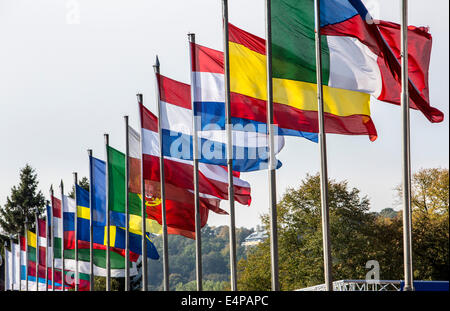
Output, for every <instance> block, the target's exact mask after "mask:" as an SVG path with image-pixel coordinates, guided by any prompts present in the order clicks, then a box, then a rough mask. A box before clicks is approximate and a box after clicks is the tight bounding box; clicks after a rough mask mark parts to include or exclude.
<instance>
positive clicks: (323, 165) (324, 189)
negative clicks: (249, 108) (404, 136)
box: [315, 0, 333, 291]
mask: <svg viewBox="0 0 450 311" xmlns="http://www.w3.org/2000/svg"><path fill="white" fill-rule="evenodd" d="M315 1H316V2H315V24H316V25H315V26H316V31H315V37H316V40H315V42H316V64H317V66H316V76H317V102H318V113H319V148H320V184H321V191H320V194H321V202H322V236H323V259H324V264H323V265H324V275H325V286H326V289H327V291H332V290H333V280H332V275H331V249H330V240H329V235H330V232H329V231H330V229H329V201H328V165H327V149H326V145H327V143H326V134H325V121H324V104H323V87H322V42H321V37H320V0H315Z"/></svg>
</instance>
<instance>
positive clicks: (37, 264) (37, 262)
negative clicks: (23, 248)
mask: <svg viewBox="0 0 450 311" xmlns="http://www.w3.org/2000/svg"><path fill="white" fill-rule="evenodd" d="M34 221H35V222H36V225H35V228H36V230H35V231H36V267H35V268H36V291H37V292H38V291H39V221H38V213H37V212H36V213H35V214H34Z"/></svg>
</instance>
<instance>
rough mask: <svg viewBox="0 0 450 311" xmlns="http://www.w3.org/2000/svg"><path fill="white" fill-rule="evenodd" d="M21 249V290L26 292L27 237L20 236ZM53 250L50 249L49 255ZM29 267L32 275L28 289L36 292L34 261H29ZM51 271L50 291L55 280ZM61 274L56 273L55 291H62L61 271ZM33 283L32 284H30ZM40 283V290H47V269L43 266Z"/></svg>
mask: <svg viewBox="0 0 450 311" xmlns="http://www.w3.org/2000/svg"><path fill="white" fill-rule="evenodd" d="M18 246H19V249H20V264H21V265H20V280H21V281H22V282H21V284H22V286H21V290H26V275H27V274H26V273H27V264H26V258H27V255H26V243H25V237H23V236H20V242H19V245H18ZM51 251H52V250H51V249H49V253H50V252H51ZM28 267H29V273H31V275H30V274H29V275H28V289H29V290H30V289H31V290H34V289H35V287H36V284H35V282H36V263H35V262H33V261H29V262H28ZM48 271H49V275H48V276H49V279H48V284H49V289H51V288H52V287H53V280H52V273H51V272H52V270H51V268H48ZM58 272H59V273H55V279H56V283H55V290H60V289H61V284H62V282H61V273H60V270H59V271H58ZM30 282H31V283H30ZM39 282H40V283H41V284H40V290H41V289H42V290H45V267H43V266H41V265H40V266H39Z"/></svg>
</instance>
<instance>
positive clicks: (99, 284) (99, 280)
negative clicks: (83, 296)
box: [94, 276, 124, 291]
mask: <svg viewBox="0 0 450 311" xmlns="http://www.w3.org/2000/svg"><path fill="white" fill-rule="evenodd" d="M122 279H123V278H111V290H112V291H119V290H121V284H120V283H121V282H123V281H124V280H122ZM94 289H95V290H96V291H106V277H103V276H95V277H94ZM122 290H123V289H122Z"/></svg>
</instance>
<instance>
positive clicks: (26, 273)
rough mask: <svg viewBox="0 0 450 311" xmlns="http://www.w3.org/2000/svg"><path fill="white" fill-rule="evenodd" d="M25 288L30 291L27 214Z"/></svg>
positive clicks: (26, 224)
mask: <svg viewBox="0 0 450 311" xmlns="http://www.w3.org/2000/svg"><path fill="white" fill-rule="evenodd" d="M24 229H25V270H26V271H25V290H26V291H28V216H26V215H25V228H24Z"/></svg>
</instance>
